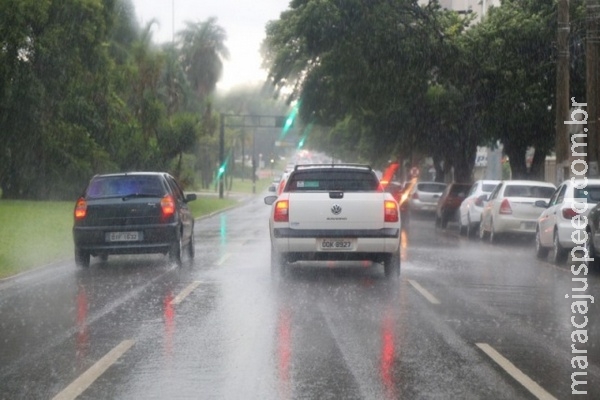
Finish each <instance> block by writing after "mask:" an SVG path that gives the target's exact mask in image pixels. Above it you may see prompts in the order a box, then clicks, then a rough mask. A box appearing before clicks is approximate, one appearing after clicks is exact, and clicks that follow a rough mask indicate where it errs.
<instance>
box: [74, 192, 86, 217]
mask: <svg viewBox="0 0 600 400" xmlns="http://www.w3.org/2000/svg"><path fill="white" fill-rule="evenodd" d="M86 215H87V201H85V199H84V198H83V197H80V198H79V200H77V204H76V205H75V219H84V218H85V216H86Z"/></svg>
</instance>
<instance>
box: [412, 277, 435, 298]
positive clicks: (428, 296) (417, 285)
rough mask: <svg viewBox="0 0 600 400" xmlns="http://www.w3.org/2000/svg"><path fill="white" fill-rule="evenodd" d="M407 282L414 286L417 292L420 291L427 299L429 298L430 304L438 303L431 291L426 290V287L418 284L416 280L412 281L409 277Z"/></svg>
mask: <svg viewBox="0 0 600 400" xmlns="http://www.w3.org/2000/svg"><path fill="white" fill-rule="evenodd" d="M408 282H409V283H410V284H411V285H412V286H413V287H414V288H415V289H417V291H418V292H419V293H421V294H422V295H423V297H425V298H426V299H427V300H429V302H430V303H431V304H440V301H439V300H438V299H436V298H435V296H434V295H432V294H431V293H429V292H428V291H427V289H425V288H424V287H423V286H421V285H419V283H418V282H416V281H413V280H412V279H409V280H408Z"/></svg>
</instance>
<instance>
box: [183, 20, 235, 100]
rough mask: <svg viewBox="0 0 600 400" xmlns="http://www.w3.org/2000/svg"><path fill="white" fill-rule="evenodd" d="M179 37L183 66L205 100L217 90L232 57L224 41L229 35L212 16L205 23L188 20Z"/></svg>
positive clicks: (199, 94) (193, 85)
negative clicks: (224, 66)
mask: <svg viewBox="0 0 600 400" xmlns="http://www.w3.org/2000/svg"><path fill="white" fill-rule="evenodd" d="M177 38H178V41H179V43H180V45H181V51H182V63H183V69H184V70H185V71H186V73H187V75H188V79H189V81H190V83H191V85H192V87H193V88H194V89H195V90H196V93H197V94H198V97H199V98H200V99H201V100H202V99H204V98H206V96H207V95H208V94H210V93H211V92H213V91H214V90H215V88H216V86H217V82H218V81H219V79H220V78H221V74H222V72H223V60H224V59H225V60H226V59H228V58H229V50H228V49H227V47H225V44H224V43H225V40H226V39H227V34H226V33H225V30H224V29H223V28H222V27H220V26H218V25H217V19H216V18H215V17H212V18H209V19H208V20H206V21H205V22H197V23H193V22H189V21H188V22H186V29H184V30H182V31H180V32H178V34H177Z"/></svg>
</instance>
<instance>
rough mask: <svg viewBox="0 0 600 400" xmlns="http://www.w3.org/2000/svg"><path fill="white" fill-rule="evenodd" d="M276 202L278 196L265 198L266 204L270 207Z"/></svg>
mask: <svg viewBox="0 0 600 400" xmlns="http://www.w3.org/2000/svg"><path fill="white" fill-rule="evenodd" d="M275 200H277V196H267V197H265V204H266V205H268V206H270V205H273V203H275Z"/></svg>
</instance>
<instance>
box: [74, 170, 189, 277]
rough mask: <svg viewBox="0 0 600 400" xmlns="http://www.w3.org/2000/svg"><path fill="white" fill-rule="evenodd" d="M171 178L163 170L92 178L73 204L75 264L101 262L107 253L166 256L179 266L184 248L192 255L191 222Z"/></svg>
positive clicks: (185, 199) (183, 198) (181, 194)
mask: <svg viewBox="0 0 600 400" xmlns="http://www.w3.org/2000/svg"><path fill="white" fill-rule="evenodd" d="M195 199H196V195H195V194H187V195H186V194H184V192H183V190H182V189H181V186H180V185H179V184H178V183H177V182H176V180H175V178H173V177H172V176H171V175H169V174H168V173H165V172H128V173H116V174H105V175H96V176H94V177H93V178H92V179H91V180H90V182H89V184H88V186H87V188H86V189H85V191H84V193H83V194H82V195H81V197H79V199H78V200H77V203H76V204H75V210H74V217H75V222H74V224H73V241H74V245H75V263H76V264H77V265H78V266H80V267H87V266H89V264H90V256H98V257H100V258H101V259H102V260H103V261H105V260H106V259H107V258H108V255H109V254H144V253H162V254H168V255H169V258H170V260H171V261H173V262H175V263H177V264H178V265H179V264H181V256H182V252H183V249H187V252H188V255H189V256H190V258H193V257H194V218H193V216H192V213H191V212H190V210H189V208H188V204H187V203H188V202H190V201H192V200H195Z"/></svg>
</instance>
